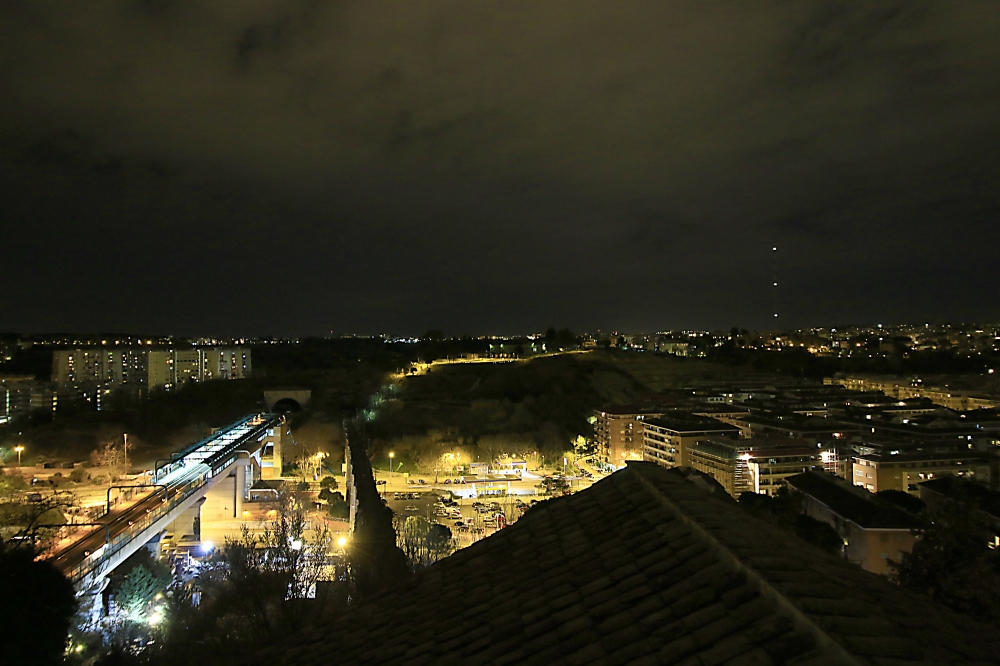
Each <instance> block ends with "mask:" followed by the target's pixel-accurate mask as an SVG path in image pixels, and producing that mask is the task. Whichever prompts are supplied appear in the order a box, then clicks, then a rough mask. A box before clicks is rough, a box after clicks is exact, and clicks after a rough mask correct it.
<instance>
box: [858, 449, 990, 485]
mask: <svg viewBox="0 0 1000 666" xmlns="http://www.w3.org/2000/svg"><path fill="white" fill-rule="evenodd" d="M997 464H998V461H997V458H996V457H995V456H993V455H991V454H989V453H982V452H978V451H964V452H963V451H954V452H948V453H927V452H915V453H903V452H901V453H899V454H896V455H893V454H891V453H889V454H882V455H863V456H857V457H855V458H854V465H853V468H854V474H853V476H852V480H853V482H854V485H856V486H861V487H863V488H865V489H867V490H869V491H871V492H873V493H877V492H879V491H881V490H902V491H905V492H908V493H910V494H912V495H916V496H919V495H920V486H919V484H920V483H921V482H923V481H930V480H931V479H936V478H938V477H941V476H945V475H954V476H958V477H962V478H968V479H973V480H979V481H984V482H986V483H990V482H991V481H992V480H994V479H996V478H997Z"/></svg>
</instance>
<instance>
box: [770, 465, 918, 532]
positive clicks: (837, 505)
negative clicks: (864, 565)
mask: <svg viewBox="0 0 1000 666" xmlns="http://www.w3.org/2000/svg"><path fill="white" fill-rule="evenodd" d="M785 483H787V484H788V485H790V486H792V487H793V488H795V489H796V490H798V491H799V492H801V493H803V494H806V495H809V496H810V497H812V498H814V499H816V500H817V501H819V502H821V503H823V504H825V505H826V506H827V507H829V508H830V510H831V511H833V512H834V513H836V514H837V515H839V516H840V517H841V518H846V519H847V520H849V521H851V522H852V523H854V524H855V525H859V526H861V527H863V528H865V529H869V530H870V529H897V530H912V529H917V528H919V527H921V523H920V521H919V520H917V518H915V517H914V516H912V515H910V514H909V513H907V512H905V511H903V510H902V509H899V508H896V507H891V506H883V505H881V504H879V503H878V502H876V501H875V499H874V497H873V496H871V494H870V493H868V492H867V491H865V490H863V489H855V488H853V487H850V486H849V485H848V484H847V482H846V481H844V482H841V480H839V479H837V478H836V477H834V476H832V475H830V474H825V473H817V472H805V473H804V474H796V475H795V476H790V477H788V478H787V479H785ZM862 492H863V493H865V494H866V495H868V497H865V496H864V495H862Z"/></svg>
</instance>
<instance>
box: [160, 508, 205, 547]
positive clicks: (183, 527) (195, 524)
mask: <svg viewBox="0 0 1000 666" xmlns="http://www.w3.org/2000/svg"><path fill="white" fill-rule="evenodd" d="M204 503H205V498H204V497H203V498H201V499H200V500H198V501H197V502H195V503H194V505H193V506H191V507H189V508H187V509H185V510H184V511H183V512H182V513H181V515H179V516H177V518H176V519H175V520H174V522H172V523H170V525H168V526H167V529H166V531H167V532H168V533H170V534H173V535H174V539H173V540H174V543H175V544H176V543H179V542H180V540H181V538H182V537H184V536H186V535H191V536H193V537H194V540H195V541H201V505H202V504H204Z"/></svg>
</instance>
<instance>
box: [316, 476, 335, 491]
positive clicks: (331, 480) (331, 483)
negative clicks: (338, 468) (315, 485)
mask: <svg viewBox="0 0 1000 666" xmlns="http://www.w3.org/2000/svg"><path fill="white" fill-rule="evenodd" d="M319 487H320V488H329V489H330V490H336V489H337V479H336V477H332V476H325V477H323V480H322V481H320V482H319Z"/></svg>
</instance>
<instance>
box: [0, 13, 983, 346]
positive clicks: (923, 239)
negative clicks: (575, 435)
mask: <svg viewBox="0 0 1000 666" xmlns="http://www.w3.org/2000/svg"><path fill="white" fill-rule="evenodd" d="M998 29H1000V8H998V7H997V5H996V4H995V3H993V2H987V1H986V0H982V1H977V0H961V1H959V2H954V3H939V2H932V1H930V0H925V1H923V2H920V1H913V0H906V1H904V0H876V1H874V2H868V3H856V2H847V1H845V2H834V1H827V0H823V1H820V0H809V1H803V2H787V1H785V0H740V1H736V0H686V1H685V0H674V1H671V2H662V1H660V2H654V1H652V0H649V1H636V2H630V3H607V2H598V1H596V0H574V1H573V2H569V1H567V2H548V3H535V2H527V1H526V0H523V1H507V2H503V3H466V2H458V1H457V0H429V1H427V2H422V3H412V2H403V1H397V2H362V1H360V0H357V1H354V0H343V1H338V2H314V1H306V0H232V1H230V2H213V3H206V2H194V1H189V2H185V1H182V0H176V1H171V0H146V1H119V2H106V3H97V4H94V3H68V4H66V3H64V4H61V5H59V6H58V7H56V6H54V5H46V4H40V3H35V2H30V1H28V0H13V1H11V2H7V3H5V4H4V5H2V6H0V97H2V99H3V100H4V103H3V104H2V105H0V177H2V179H3V180H2V182H4V183H5V184H6V185H5V189H6V190H7V193H6V194H5V196H4V197H3V201H2V208H0V223H2V226H3V243H2V245H0V247H2V250H0V261H2V262H3V264H4V266H5V290H4V294H3V296H2V297H0V298H3V299H4V303H3V320H4V321H3V327H4V328H12V329H24V330H44V329H103V330H107V329H117V330H123V329H124V330H151V331H157V330H162V331H175V332H178V333H202V332H204V333H220V334H222V333H251V334H254V333H276V334H283V333H298V334H304V333H320V332H323V331H326V330H331V329H332V330H337V331H399V332H404V331H409V332H412V331H420V330H423V329H426V328H429V327H432V326H433V327H443V328H445V329H446V330H448V331H451V332H463V331H468V332H484V331H513V330H525V329H537V328H540V327H544V326H547V325H548V324H550V323H558V324H561V325H569V326H572V327H575V328H589V329H595V328H598V327H602V328H605V329H607V328H616V327H617V328H633V329H647V330H649V329H658V328H667V327H703V326H726V327H728V326H730V325H732V324H739V325H741V326H764V325H768V324H769V323H770V319H769V315H770V309H771V298H770V293H769V290H768V285H769V283H770V276H771V256H770V247H771V245H772V244H775V243H777V244H778V245H779V246H780V247H781V252H780V256H781V259H780V271H781V273H782V285H783V286H782V289H783V293H782V304H783V309H785V310H786V312H787V315H788V316H787V318H786V319H785V321H787V322H788V323H792V324H796V325H818V324H823V323H832V322H844V321H872V320H876V319H877V320H881V321H893V320H924V319H976V320H987V319H998V318H1000V316H998V315H1000V307H998V306H997V305H996V304H995V303H994V301H995V299H992V298H991V295H992V294H993V293H995V292H996V289H997V287H998V286H1000V278H998V277H997V274H996V271H995V269H991V266H995V260H994V259H993V256H992V255H993V251H992V249H991V248H993V247H995V245H996V243H997V241H998V240H1000V225H998V224H997V214H998V204H997V203H996V202H997V201H998V196H997V195H998V194H1000V163H998V162H997V160H996V158H995V155H996V154H997V149H998V148H1000V116H998V115H997V113H996V109H997V108H1000V106H998V103H1000V66H998V65H1000V41H998V40H996V39H995V36H996V34H998V32H1000V30H998ZM873 294H879V296H878V297H877V298H876V297H874V296H873Z"/></svg>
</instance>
